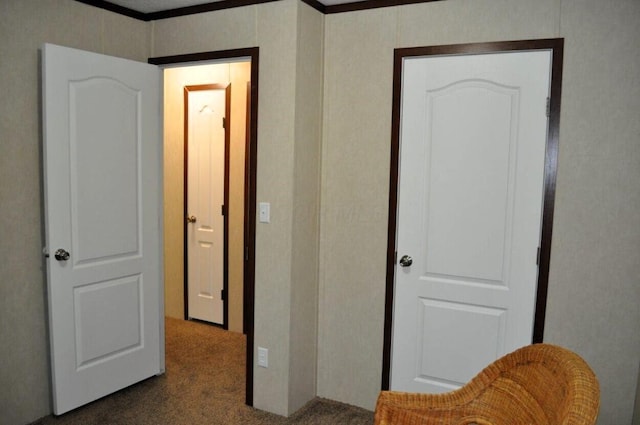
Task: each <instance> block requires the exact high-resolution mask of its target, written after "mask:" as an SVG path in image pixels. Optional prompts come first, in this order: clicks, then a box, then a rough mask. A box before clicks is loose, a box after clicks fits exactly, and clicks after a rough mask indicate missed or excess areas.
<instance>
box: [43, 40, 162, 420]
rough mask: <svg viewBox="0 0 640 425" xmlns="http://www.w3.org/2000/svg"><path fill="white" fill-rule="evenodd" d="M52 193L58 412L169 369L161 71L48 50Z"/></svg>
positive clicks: (48, 183)
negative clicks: (165, 319)
mask: <svg viewBox="0 0 640 425" xmlns="http://www.w3.org/2000/svg"><path fill="white" fill-rule="evenodd" d="M42 54H43V61H42V62H43V72H42V75H43V114H44V116H43V133H44V140H43V143H44V159H43V162H44V164H43V165H44V173H43V174H44V191H45V221H46V223H45V232H46V246H47V249H48V252H49V253H50V256H49V258H48V259H47V288H48V298H49V299H48V302H49V332H50V342H51V365H52V370H51V371H52V384H53V408H54V413H55V414H62V413H65V412H67V411H69V410H71V409H74V408H76V407H79V406H81V405H83V404H86V403H89V402H91V401H94V400H96V399H98V398H101V397H103V396H105V395H107V394H110V393H112V392H115V391H117V390H120V389H122V388H125V387H127V386H129V385H131V384H134V383H136V382H138V381H141V380H143V379H146V378H149V377H151V376H154V375H156V374H159V373H161V372H162V371H163V369H164V334H163V329H164V322H163V321H162V320H160V318H161V316H162V308H161V302H162V300H161V298H160V297H161V296H162V292H163V289H162V288H163V286H162V279H163V274H162V251H161V247H162V244H161V231H162V214H161V211H162V192H161V191H162V172H161V171H162V168H161V166H162V134H161V106H160V96H159V94H160V89H161V74H160V70H159V69H158V68H157V67H155V66H151V65H148V64H145V63H139V62H134V61H129V60H125V59H119V58H114V57H109V56H104V55H98V54H95V53H89V52H84V51H80V50H75V49H69V48H65V47H60V46H55V45H50V44H46V45H44V46H43V48H42Z"/></svg>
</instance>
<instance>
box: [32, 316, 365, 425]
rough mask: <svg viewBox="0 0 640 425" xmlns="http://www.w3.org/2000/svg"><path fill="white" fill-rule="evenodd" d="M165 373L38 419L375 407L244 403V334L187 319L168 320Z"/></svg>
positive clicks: (354, 418)
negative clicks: (258, 407)
mask: <svg viewBox="0 0 640 425" xmlns="http://www.w3.org/2000/svg"><path fill="white" fill-rule="evenodd" d="M166 356H167V357H166V373H165V374H164V375H162V376H158V377H154V378H150V379H148V380H146V381H144V382H141V383H139V384H136V385H133V386H131V387H129V388H126V389H124V390H122V391H119V392H117V393H115V394H112V395H110V396H108V397H105V398H103V399H101V400H98V401H95V402H93V403H91V404H89V405H87V406H84V407H81V408H79V409H77V410H74V411H72V412H69V413H67V414H64V415H61V416H58V417H52V416H49V417H46V418H43V419H41V420H39V421H37V422H35V424H34V425H53V424H59V425H81V424H82V425H92V424H141V425H144V424H154V425H156V424H194V425H195V424H249V425H253V424H275V425H278V424H300V425H319V424H349V425H369V424H372V423H373V413H372V412H369V411H367V410H364V409H360V408H357V407H353V406H348V405H345V404H342V403H337V402H334V401H330V400H325V399H320V398H316V399H314V400H312V401H311V402H309V403H308V404H307V405H306V406H304V407H303V408H302V409H301V410H300V411H298V412H297V413H296V414H295V415H293V416H291V417H290V418H284V417H281V416H277V415H273V414H270V413H266V412H263V411H259V410H256V409H253V408H250V407H248V406H246V405H245V404H244V391H245V389H244V387H245V381H244V379H245V378H244V374H245V337H244V336H243V335H240V334H237V333H233V332H226V331H223V330H221V329H219V328H216V327H213V326H209V325H205V324H201V323H196V322H187V321H184V320H177V319H167V320H166Z"/></svg>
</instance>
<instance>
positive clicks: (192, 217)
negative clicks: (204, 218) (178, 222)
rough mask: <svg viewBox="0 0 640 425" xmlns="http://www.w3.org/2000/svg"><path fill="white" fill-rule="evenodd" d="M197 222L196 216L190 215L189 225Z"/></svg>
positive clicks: (188, 218)
mask: <svg viewBox="0 0 640 425" xmlns="http://www.w3.org/2000/svg"><path fill="white" fill-rule="evenodd" d="M195 222H196V216H195V215H190V216H188V217H187V223H195Z"/></svg>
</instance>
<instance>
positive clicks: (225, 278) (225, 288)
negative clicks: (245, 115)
mask: <svg viewBox="0 0 640 425" xmlns="http://www.w3.org/2000/svg"><path fill="white" fill-rule="evenodd" d="M200 90H224V91H225V98H224V102H225V105H224V108H225V122H224V123H225V126H224V160H223V161H224V177H223V179H224V182H223V186H224V188H223V190H224V200H223V205H222V214H223V219H222V220H223V229H222V232H223V237H222V238H223V242H222V244H223V252H222V268H223V271H222V294H221V295H223V298H222V329H225V330H228V329H229V156H230V153H231V152H230V149H231V83H225V84H220V83H215V84H196V85H190V86H184V136H183V139H182V140H183V148H184V166H183V169H184V189H183V194H184V201H183V206H184V213H183V217H185V218H186V217H187V216H188V214H189V211H188V198H189V196H188V195H189V93H190V92H192V91H200ZM243 186H244V185H243ZM243 214H244V215H246V208H245V211H244V212H243ZM188 228H189V226H188V223H187V220H186V219H185V221H184V319H185V320H188V319H189V292H188V291H189V244H188V236H187V231H188ZM243 251H244V247H243ZM243 255H244V252H243Z"/></svg>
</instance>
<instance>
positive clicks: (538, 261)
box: [536, 247, 540, 266]
mask: <svg viewBox="0 0 640 425" xmlns="http://www.w3.org/2000/svg"><path fill="white" fill-rule="evenodd" d="M539 265H540V247H538V253H537V254H536V266H539Z"/></svg>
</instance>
